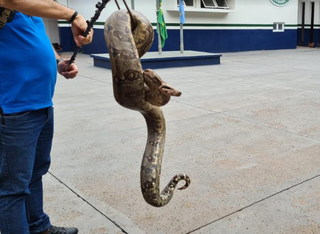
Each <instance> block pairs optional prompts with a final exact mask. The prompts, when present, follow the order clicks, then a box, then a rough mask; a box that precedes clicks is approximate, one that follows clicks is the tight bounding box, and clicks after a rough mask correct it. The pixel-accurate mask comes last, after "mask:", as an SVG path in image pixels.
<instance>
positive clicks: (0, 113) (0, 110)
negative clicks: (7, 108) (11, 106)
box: [0, 106, 5, 126]
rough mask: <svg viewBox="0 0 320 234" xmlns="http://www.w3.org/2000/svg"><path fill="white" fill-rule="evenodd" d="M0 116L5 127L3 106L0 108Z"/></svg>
mask: <svg viewBox="0 0 320 234" xmlns="http://www.w3.org/2000/svg"><path fill="white" fill-rule="evenodd" d="M0 116H1V121H2V126H4V125H5V121H4V113H3V110H2V107H1V106H0Z"/></svg>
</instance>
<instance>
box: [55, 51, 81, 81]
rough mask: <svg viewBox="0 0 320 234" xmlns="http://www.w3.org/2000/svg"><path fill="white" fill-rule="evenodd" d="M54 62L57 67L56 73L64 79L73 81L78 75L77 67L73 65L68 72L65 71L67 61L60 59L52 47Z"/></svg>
mask: <svg viewBox="0 0 320 234" xmlns="http://www.w3.org/2000/svg"><path fill="white" fill-rule="evenodd" d="M52 48H53V51H54V54H55V57H56V61H57V67H58V72H59V74H60V75H62V76H64V77H65V78H66V79H73V78H75V77H76V76H77V74H78V67H77V65H75V64H71V65H70V67H69V69H68V71H66V68H67V66H68V63H69V59H63V58H61V57H60V55H59V54H58V53H57V51H56V50H55V49H54V47H53V46H52Z"/></svg>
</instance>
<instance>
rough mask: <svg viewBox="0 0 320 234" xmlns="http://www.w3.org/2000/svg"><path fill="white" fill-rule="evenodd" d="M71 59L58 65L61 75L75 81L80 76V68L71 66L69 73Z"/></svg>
mask: <svg viewBox="0 0 320 234" xmlns="http://www.w3.org/2000/svg"><path fill="white" fill-rule="evenodd" d="M68 63H69V59H64V60H63V61H61V62H59V63H58V72H59V74H60V75H62V76H64V77H65V78H66V79H73V78H75V77H76V76H77V74H78V67H77V65H75V64H71V65H70V67H69V69H68V70H67V71H65V70H66V68H67V66H68Z"/></svg>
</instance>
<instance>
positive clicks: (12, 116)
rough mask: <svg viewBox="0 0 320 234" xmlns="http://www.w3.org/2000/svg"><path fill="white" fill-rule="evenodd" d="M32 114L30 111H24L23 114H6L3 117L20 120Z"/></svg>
mask: <svg viewBox="0 0 320 234" xmlns="http://www.w3.org/2000/svg"><path fill="white" fill-rule="evenodd" d="M28 114H30V111H23V112H18V113H13V114H4V115H3V116H4V117H5V118H19V117H23V116H26V115H28Z"/></svg>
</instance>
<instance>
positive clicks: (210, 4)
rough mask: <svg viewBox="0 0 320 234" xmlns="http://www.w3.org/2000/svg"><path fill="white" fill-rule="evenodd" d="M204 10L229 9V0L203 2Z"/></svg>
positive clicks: (203, 0)
mask: <svg viewBox="0 0 320 234" xmlns="http://www.w3.org/2000/svg"><path fill="white" fill-rule="evenodd" d="M202 6H203V7H204V8H223V9H226V8H229V5H228V2H227V0H202Z"/></svg>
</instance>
